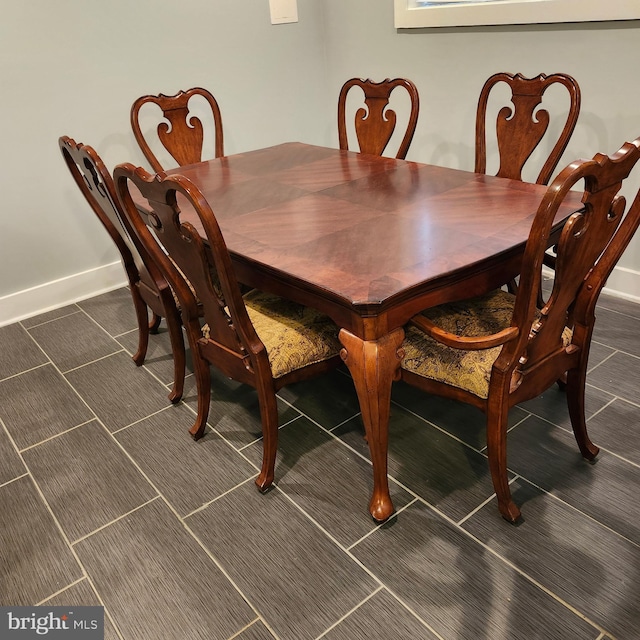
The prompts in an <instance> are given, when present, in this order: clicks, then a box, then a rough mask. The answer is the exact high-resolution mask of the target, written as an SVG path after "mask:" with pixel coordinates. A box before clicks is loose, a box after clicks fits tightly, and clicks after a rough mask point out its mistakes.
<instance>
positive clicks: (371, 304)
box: [166, 142, 581, 522]
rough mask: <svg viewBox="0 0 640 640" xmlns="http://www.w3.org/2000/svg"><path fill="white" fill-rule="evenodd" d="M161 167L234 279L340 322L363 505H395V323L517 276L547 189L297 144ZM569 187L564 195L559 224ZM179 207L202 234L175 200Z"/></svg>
mask: <svg viewBox="0 0 640 640" xmlns="http://www.w3.org/2000/svg"><path fill="white" fill-rule="evenodd" d="M166 173H167V174H181V175H184V176H186V177H187V178H189V179H190V180H191V181H192V182H193V183H194V184H195V185H196V186H197V187H198V188H199V189H200V191H201V192H202V194H203V195H204V196H205V198H206V199H207V201H208V202H209V204H210V205H211V207H212V210H213V211H214V213H215V216H216V218H217V220H218V223H219V225H220V228H221V230H222V233H223V236H224V238H225V241H226V243H227V246H228V249H229V252H230V255H231V258H232V262H233V265H234V268H235V270H236V273H237V276H238V280H239V281H240V282H242V283H243V284H245V285H248V286H250V287H255V288H258V289H261V290H264V291H267V292H270V293H274V294H277V295H280V296H283V297H286V298H288V299H291V300H294V301H296V302H299V303H301V304H304V305H308V306H311V307H314V308H316V309H318V310H320V311H322V312H324V313H326V314H327V315H328V316H330V317H331V318H332V319H333V321H334V322H335V323H336V325H337V326H338V328H339V340H340V343H341V345H342V347H343V348H342V351H341V357H342V359H343V360H344V362H345V364H346V366H347V367H348V369H349V372H350V374H351V377H352V379H353V383H354V386H355V390H356V393H357V396H358V401H359V404H360V410H361V415H362V421H363V423H364V428H365V433H366V438H367V442H368V446H369V450H370V455H371V462H372V467H373V490H372V495H371V499H370V502H369V511H370V513H371V515H372V516H373V518H374V519H375V520H376V521H378V522H382V521H385V520H386V519H388V518H389V517H390V516H391V515H392V514H393V512H394V507H393V503H392V501H391V498H390V495H389V485H388V478H387V448H388V426H389V416H390V410H391V389H392V383H393V382H394V380H396V379H397V378H398V374H399V367H400V362H401V358H402V356H403V351H402V343H403V340H404V330H403V326H404V325H405V324H406V323H407V322H408V321H409V320H410V319H411V317H412V316H414V315H415V314H417V313H419V312H420V311H422V310H424V309H426V308H429V307H433V306H436V305H440V304H443V303H447V302H452V301H455V300H461V299H465V298H470V297H473V296H477V295H481V294H484V293H487V292H488V291H490V290H492V289H494V288H497V287H500V286H501V285H503V284H504V283H506V282H508V281H510V280H511V279H513V278H514V277H516V276H517V275H518V273H519V270H520V263H521V259H522V256H523V253H524V246H525V243H526V240H527V237H528V235H529V231H530V228H531V224H532V221H533V218H534V216H535V213H536V210H537V208H538V206H539V204H540V201H541V200H542V198H543V195H544V194H545V192H546V190H547V187H545V186H543V185H538V184H531V183H526V182H522V181H518V180H510V179H506V178H498V177H494V176H490V175H485V174H478V173H473V172H471V171H463V170H459V169H453V168H449V167H442V166H436V165H430V164H423V163H419V162H412V161H405V160H397V159H393V158H386V157H379V156H373V155H366V154H361V153H356V152H351V151H344V150H338V149H334V148H329V147H322V146H317V145H312V144H305V143H300V142H288V143H284V144H279V145H276V146H272V147H269V148H264V149H257V150H254V151H248V152H245V153H238V154H234V155H229V156H225V157H221V158H216V159H214V160H208V161H204V162H200V163H197V164H192V165H187V166H181V167H178V168H176V169H172V170H169V171H166ZM580 198H581V192H580V193H578V192H576V193H575V194H574V193H571V194H570V195H569V197H568V198H566V199H565V201H564V203H563V205H562V206H561V207H560V210H559V212H558V216H557V219H556V223H557V225H559V224H560V223H561V222H562V220H564V219H565V218H566V217H567V216H569V215H570V214H571V213H573V212H574V211H576V210H578V209H580V208H581V201H580ZM181 217H182V219H183V220H188V221H189V222H191V223H192V224H194V226H195V227H196V228H197V229H199V230H200V232H201V233H204V232H203V230H202V226H201V225H200V223H199V221H198V220H197V219H196V218H195V217H192V216H191V215H190V212H189V211H188V210H187V209H186V208H185V209H184V210H183V211H182V212H181Z"/></svg>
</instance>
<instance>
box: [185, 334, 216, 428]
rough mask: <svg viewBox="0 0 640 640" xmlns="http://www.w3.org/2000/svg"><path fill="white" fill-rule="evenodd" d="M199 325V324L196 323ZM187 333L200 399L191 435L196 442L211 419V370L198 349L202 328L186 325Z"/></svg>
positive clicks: (197, 392)
mask: <svg viewBox="0 0 640 640" xmlns="http://www.w3.org/2000/svg"><path fill="white" fill-rule="evenodd" d="M195 324H197V322H196V323H195ZM185 329H186V331H187V339H188V340H189V347H190V349H191V357H192V359H193V368H194V374H195V377H196V394H197V397H198V413H197V415H196V421H195V422H194V424H193V426H192V427H191V429H189V433H190V434H191V435H192V436H193V439H194V440H199V439H200V438H202V436H203V435H204V431H205V429H206V427H207V418H208V417H209V406H210V404H211V370H210V368H209V363H208V362H207V361H206V360H205V359H204V358H203V357H202V355H201V354H200V349H199V348H198V339H199V337H200V335H201V333H200V327H199V326H198V327H197V328H196V327H193V326H192V323H187V324H186V325H185Z"/></svg>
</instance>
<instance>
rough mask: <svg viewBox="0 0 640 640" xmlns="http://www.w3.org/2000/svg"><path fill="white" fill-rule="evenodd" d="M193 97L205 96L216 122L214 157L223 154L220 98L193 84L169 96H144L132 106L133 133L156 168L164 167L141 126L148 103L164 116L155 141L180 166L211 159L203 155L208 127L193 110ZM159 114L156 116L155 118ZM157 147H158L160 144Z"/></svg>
mask: <svg viewBox="0 0 640 640" xmlns="http://www.w3.org/2000/svg"><path fill="white" fill-rule="evenodd" d="M193 99H195V101H197V100H198V99H204V100H205V101H206V102H207V103H208V107H209V108H210V111H211V117H212V122H213V131H212V134H213V153H214V157H216V158H219V157H220V156H223V155H224V139H223V132H222V115H221V114H220V107H219V106H218V102H217V101H216V99H215V98H214V97H213V95H212V94H211V93H210V92H209V91H207V90H206V89H202V88H200V87H194V88H193V89H189V90H188V91H179V92H178V93H177V94H176V95H174V96H166V95H164V94H162V93H161V94H159V95H157V96H152V95H148V96H142V97H140V98H138V99H137V100H136V101H135V102H134V103H133V105H132V107H131V128H132V129H133V135H134V136H135V138H136V140H137V142H138V145H139V146H140V149H141V150H142V153H143V154H144V156H145V158H146V159H147V160H148V161H149V163H150V164H151V166H152V167H153V170H154V171H156V172H157V171H163V169H164V167H163V166H162V164H161V163H160V161H159V160H158V157H157V156H156V154H155V153H154V152H153V151H152V150H151V146H150V145H149V143H148V141H147V138H146V137H145V134H144V133H143V130H142V124H141V122H140V112H141V110H142V109H143V107H145V105H148V104H151V105H155V106H156V107H157V108H158V109H159V110H160V111H162V116H160V113H159V112H158V113H157V116H158V118H159V117H162V120H161V121H160V122H159V124H158V125H157V129H156V133H157V138H158V140H157V141H156V142H158V141H159V142H160V143H162V145H163V146H164V148H165V149H166V150H167V151H168V152H169V153H170V154H171V157H172V158H173V159H174V160H175V161H176V162H177V163H178V165H179V166H183V165H185V164H194V163H196V162H200V161H202V160H203V159H205V160H206V159H209V158H208V157H207V158H203V157H202V154H203V151H204V149H203V145H204V139H205V135H204V134H205V127H204V125H203V123H202V120H201V119H200V118H199V117H198V116H197V115H195V114H194V113H193V112H192V110H191V107H190V105H191V106H193V104H194V102H192V100H193ZM158 109H156V111H158ZM144 110H145V111H147V110H149V109H147V108H145V109H144ZM158 118H156V121H157V120H158ZM207 119H208V117H207ZM156 148H158V147H157V145H156Z"/></svg>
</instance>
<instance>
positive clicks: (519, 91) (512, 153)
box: [475, 73, 580, 184]
mask: <svg viewBox="0 0 640 640" xmlns="http://www.w3.org/2000/svg"><path fill="white" fill-rule="evenodd" d="M500 83H506V84H507V85H508V86H509V88H510V89H511V105H509V106H503V107H502V108H501V109H500V111H499V112H498V116H497V120H496V138H497V143H498V153H499V157H500V168H499V169H498V173H497V174H496V175H497V176H499V177H502V178H511V179H513V180H522V170H523V168H524V166H525V164H526V163H527V160H528V159H529V158H530V157H531V155H532V153H533V152H534V150H535V149H536V148H537V147H538V145H539V144H540V142H541V141H542V139H543V138H544V137H545V134H546V133H547V130H548V128H549V122H550V116H549V112H548V111H547V110H546V109H543V108H539V107H540V104H541V103H542V99H543V96H544V93H545V92H546V91H547V89H548V88H549V87H550V86H552V85H560V86H563V87H565V88H566V90H567V91H568V93H569V98H570V105H569V110H568V113H567V118H566V121H565V123H564V126H563V127H562V128H561V129H560V133H559V135H558V137H557V140H556V142H555V145H554V146H553V149H552V150H551V153H550V154H549V156H548V157H547V159H546V161H545V162H544V164H543V166H542V169H541V170H540V173H539V174H538V177H537V179H536V183H537V184H548V183H549V180H550V179H551V175H552V173H553V171H554V170H555V168H556V166H557V165H558V162H559V161H560V156H561V155H562V153H563V152H564V150H565V149H566V147H567V144H568V142H569V138H570V137H571V134H572V133H573V130H574V129H575V126H576V122H577V120H578V114H579V113H580V87H579V86H578V83H577V82H576V81H575V80H574V79H573V78H572V77H571V76H569V75H566V74H564V73H554V74H553V75H550V76H546V75H544V74H540V75H539V76H537V77H535V78H525V77H524V76H522V75H521V74H519V73H518V74H516V75H513V74H510V73H496V74H495V75H493V76H491V77H490V78H489V79H488V80H487V81H486V82H485V84H484V86H483V87H482V91H481V92H480V98H479V100H478V109H477V114H476V157H475V171H476V173H486V165H487V132H486V120H487V104H488V102H489V94H490V93H491V91H492V89H494V87H496V85H498V84H500ZM549 135H551V134H549Z"/></svg>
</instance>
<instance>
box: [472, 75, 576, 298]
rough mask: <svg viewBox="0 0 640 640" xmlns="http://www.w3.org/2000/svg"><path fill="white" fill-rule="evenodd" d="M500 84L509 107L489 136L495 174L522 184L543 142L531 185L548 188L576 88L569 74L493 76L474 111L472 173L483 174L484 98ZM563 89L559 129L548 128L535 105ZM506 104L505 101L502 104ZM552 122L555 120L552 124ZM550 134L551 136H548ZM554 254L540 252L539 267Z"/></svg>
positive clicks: (567, 132) (572, 117) (545, 114)
mask: <svg viewBox="0 0 640 640" xmlns="http://www.w3.org/2000/svg"><path fill="white" fill-rule="evenodd" d="M503 85H507V86H508V88H509V91H510V94H511V95H510V104H509V105H505V106H503V107H502V108H501V109H500V110H499V111H498V115H497V118H496V128H495V137H496V141H497V147H498V157H499V162H500V166H499V168H498V172H497V173H496V175H497V176H499V177H501V178H511V179H512V180H522V171H523V169H524V167H525V165H526V164H527V161H528V160H529V159H530V158H531V156H532V154H533V153H534V151H535V150H536V149H537V148H538V147H539V145H540V144H541V143H542V141H543V140H545V144H553V147H552V149H551V152H550V153H549V155H547V156H546V158H544V157H543V160H544V162H543V164H542V168H541V169H540V172H539V173H538V176H537V178H536V184H549V180H550V179H551V176H552V174H553V172H554V170H555V168H556V167H557V166H558V162H560V157H561V156H562V154H563V153H564V150H565V149H566V148H567V144H568V143H569V139H570V138H571V135H572V134H573V131H574V129H575V127H576V123H577V121H578V115H579V113H580V100H581V94H580V87H579V86H578V83H577V82H576V81H575V79H574V78H572V77H571V76H570V75H567V74H566V73H554V74H552V75H549V76H547V75H545V74H544V73H541V74H540V75H538V76H536V77H535V78H525V77H524V76H523V75H522V74H520V73H516V74H511V73H496V74H494V75H492V76H491V77H490V78H489V79H488V80H487V81H486V82H485V83H484V86H483V87H482V91H481V92H480V98H479V100H478V108H477V112H476V150H475V172H476V173H485V172H486V167H487V108H488V104H489V100H490V96H491V95H493V94H494V93H496V91H497V90H498V89H499V88H500V87H501V86H503ZM554 86H556V87H564V89H566V91H567V93H568V95H569V108H568V110H567V114H566V117H565V119H564V122H563V123H561V124H562V126H558V127H555V128H552V129H551V130H550V129H549V125H550V122H551V116H550V115H549V111H548V110H547V109H546V108H543V107H541V104H542V101H543V98H544V95H545V92H546V91H547V90H548V89H549V88H550V87H554ZM505 102H506V100H505ZM556 123H558V119H557V118H556V119H555V122H554V125H555V124H556ZM554 131H555V133H553V132H554ZM545 136H546V139H545ZM542 155H543V156H544V155H545V154H542ZM554 254H555V251H554V250H553V249H550V250H548V251H547V252H546V254H545V258H544V260H545V265H546V266H547V267H549V268H550V269H553V268H554V267H555V255H554ZM507 284H508V287H509V290H510V291H511V292H512V293H514V292H515V291H516V288H517V283H516V281H515V279H514V280H511V281H510V282H509V283H507ZM538 293H539V295H538V302H539V305H540V306H541V305H542V304H543V299H542V291H540V292H538Z"/></svg>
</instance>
